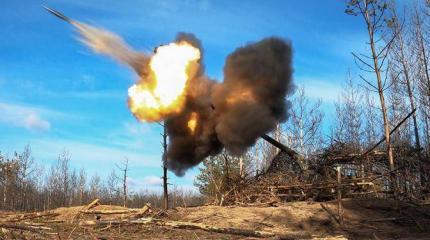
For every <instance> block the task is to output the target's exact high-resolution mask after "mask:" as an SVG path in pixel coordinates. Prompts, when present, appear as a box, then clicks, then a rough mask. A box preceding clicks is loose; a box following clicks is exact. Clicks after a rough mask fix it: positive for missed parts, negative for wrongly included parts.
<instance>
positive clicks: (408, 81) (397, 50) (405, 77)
mask: <svg viewBox="0 0 430 240" xmlns="http://www.w3.org/2000/svg"><path fill="white" fill-rule="evenodd" d="M393 13H394V22H393V23H394V24H393V28H394V32H395V33H396V32H397V33H398V34H397V37H396V38H395V40H394V41H393V51H391V59H392V60H393V61H392V63H393V68H396V70H397V71H398V72H399V74H400V76H401V77H402V81H401V84H403V85H404V86H405V87H406V93H407V97H408V100H409V106H410V111H412V110H413V109H415V107H416V106H415V105H416V104H415V96H414V87H413V84H414V81H413V79H412V78H411V76H412V69H411V68H412V65H411V64H410V62H409V60H410V59H412V58H413V54H412V51H411V49H409V47H408V46H411V40H408V39H406V36H407V34H406V30H405V28H404V27H402V25H401V22H400V20H399V18H398V17H397V14H396V10H395V9H393ZM418 22H419V21H418ZM393 79H394V80H396V78H393ZM412 119H413V128H414V135H415V147H416V149H420V148H421V143H420V136H419V126H418V121H417V115H416V113H415V112H414V114H413V116H412ZM418 154H419V158H420V159H421V152H420V151H419V152H418Z"/></svg>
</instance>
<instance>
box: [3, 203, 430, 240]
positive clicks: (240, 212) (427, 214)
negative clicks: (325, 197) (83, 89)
mask: <svg viewBox="0 0 430 240" xmlns="http://www.w3.org/2000/svg"><path fill="white" fill-rule="evenodd" d="M324 204H325V206H327V208H329V209H330V210H331V212H334V213H336V211H337V209H336V206H337V205H336V203H334V202H328V203H324ZM395 206H396V204H395V203H394V202H391V201H384V200H344V219H345V224H344V226H340V225H339V224H338V223H337V221H336V220H335V219H333V217H332V216H330V214H329V213H327V211H325V210H324V209H323V208H322V207H321V205H320V203H316V202H292V203H283V204H276V206H267V205H266V206H261V205H260V206H227V207H220V206H201V207H191V208H176V209H171V210H169V211H168V212H167V213H165V214H163V216H158V217H159V218H162V219H163V221H182V222H189V223H199V224H205V225H210V226H217V227H228V228H240V229H247V230H254V231H264V232H270V233H274V234H275V235H278V236H286V235H287V236H305V235H306V236H309V238H310V239H430V207H416V206H411V205H407V204H401V207H402V208H401V212H400V211H399V210H398V209H396V207H395ZM81 209H82V207H72V208H59V209H56V210H54V211H53V212H54V213H57V214H58V215H57V216H55V217H50V218H45V219H38V220H37V221H36V220H35V221H33V224H35V223H37V222H39V223H40V224H41V226H46V227H49V228H50V229H51V230H50V232H51V233H52V234H50V235H41V234H40V233H37V232H29V231H22V230H11V229H8V228H1V231H0V239H257V238H249V237H244V236H240V235H231V234H222V233H213V232H208V231H203V230H193V229H178V228H172V227H168V226H160V225H155V224H147V225H143V224H129V223H121V224H119V225H103V226H81V225H79V224H78V223H77V221H75V222H74V223H71V220H72V219H73V218H74V217H75V215H76V214H77V213H78V212H79V210H81ZM103 209H106V210H121V209H125V208H122V207H118V206H109V205H101V206H97V207H95V208H93V209H92V210H103ZM3 214H4V216H7V214H11V213H3ZM126 217H127V216H126V215H124V214H122V215H119V214H116V215H98V216H95V215H85V216H82V217H81V218H80V220H81V221H85V220H86V221H109V220H112V219H115V220H118V219H125V218H126ZM96 218H98V220H96ZM18 223H19V224H25V221H21V222H18ZM14 224H16V222H15V223H14ZM309 238H307V239H309ZM258 239H262V238H258ZM263 239H264V238H263ZM266 239H267V238H266ZM269 239H279V238H276V237H273V238H269ZM297 239H300V238H297Z"/></svg>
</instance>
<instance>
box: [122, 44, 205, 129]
mask: <svg viewBox="0 0 430 240" xmlns="http://www.w3.org/2000/svg"><path fill="white" fill-rule="evenodd" d="M198 59H200V51H199V49H197V48H195V47H193V46H191V45H190V44H189V43H187V42H179V43H170V44H168V45H164V46H160V47H158V48H157V51H156V53H155V55H154V56H153V57H152V58H151V61H150V63H149V66H150V69H151V75H150V80H151V81H141V82H139V83H137V84H134V85H133V86H131V87H130V88H129V89H128V96H129V107H130V110H131V112H132V113H133V114H134V116H135V117H136V118H137V119H139V120H141V121H148V122H153V121H159V120H161V119H162V118H163V117H166V116H169V115H171V114H175V113H178V112H180V111H181V110H182V108H183V107H184V104H185V89H186V86H187V82H188V80H189V78H190V75H191V74H190V71H189V69H188V68H189V66H190V64H191V63H192V62H197V61H198Z"/></svg>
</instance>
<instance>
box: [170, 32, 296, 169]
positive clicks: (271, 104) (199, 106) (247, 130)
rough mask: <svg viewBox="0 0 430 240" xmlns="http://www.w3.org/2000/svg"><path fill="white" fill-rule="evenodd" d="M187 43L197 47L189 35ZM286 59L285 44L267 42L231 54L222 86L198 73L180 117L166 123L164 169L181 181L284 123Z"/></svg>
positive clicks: (289, 77)
mask: <svg viewBox="0 0 430 240" xmlns="http://www.w3.org/2000/svg"><path fill="white" fill-rule="evenodd" d="M180 36H184V35H180ZM188 37H190V39H192V40H191V41H189V42H190V43H191V44H193V45H194V46H196V47H201V45H200V42H197V43H198V44H195V42H196V41H195V37H194V36H193V35H188ZM178 39H180V40H185V41H188V39H187V38H178ZM291 55H292V50H291V45H290V43H289V42H286V41H284V40H282V39H279V38H274V37H272V38H266V39H263V40H261V41H259V42H257V43H252V44H248V45H246V46H244V47H241V48H238V49H236V50H235V51H234V52H233V53H232V54H230V55H229V56H228V57H227V60H226V64H225V67H224V81H223V82H222V83H218V82H216V81H213V80H210V79H208V78H207V77H206V76H205V75H204V71H203V70H200V71H199V73H200V74H198V75H196V77H194V78H193V79H191V80H190V81H191V82H190V83H191V84H189V86H190V88H191V89H187V93H188V95H187V104H186V107H185V109H184V111H183V112H181V114H179V115H176V116H173V117H171V118H169V119H167V120H166V122H165V123H166V127H167V130H168V134H169V148H168V167H169V169H170V170H172V171H173V172H175V174H177V175H183V174H184V173H185V171H186V170H187V169H188V168H190V167H193V166H195V165H197V164H199V163H200V162H201V161H202V160H203V159H204V158H206V157H207V156H209V155H216V154H218V153H219V152H220V151H221V150H222V149H223V148H226V149H227V150H228V151H229V152H230V153H232V154H235V155H240V154H242V153H244V152H245V151H246V150H247V149H248V148H249V147H251V146H252V145H254V144H255V142H256V141H257V139H258V138H259V137H260V136H261V135H263V134H265V133H267V132H269V131H271V130H273V129H274V128H275V126H276V124H277V123H278V122H282V121H285V120H286V119H287V117H288V115H287V113H288V108H289V106H290V102H289V101H288V100H287V99H286V97H287V96H288V94H289V93H290V92H291V91H292V89H293V84H292V72H293V70H292V67H291ZM200 68H201V69H203V67H202V66H200ZM192 112H196V113H198V116H199V119H198V125H197V129H196V131H195V132H194V133H191V132H190V131H189V129H188V127H187V121H188V119H189V118H190V115H191V113H192Z"/></svg>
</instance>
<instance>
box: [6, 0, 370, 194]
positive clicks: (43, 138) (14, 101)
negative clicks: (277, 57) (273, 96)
mask: <svg viewBox="0 0 430 240" xmlns="http://www.w3.org/2000/svg"><path fill="white" fill-rule="evenodd" d="M42 5H47V6H50V7H52V8H54V9H57V10H59V11H61V12H63V13H64V14H65V15H67V16H69V17H71V18H73V19H76V20H79V21H82V22H86V23H89V24H93V25H96V26H99V27H103V28H105V29H109V30H111V31H113V32H115V33H117V34H119V35H121V36H122V37H123V38H124V39H125V40H126V41H127V42H128V43H129V44H130V45H132V46H133V47H134V48H136V49H140V50H148V51H150V50H151V49H153V48H154V47H157V46H158V45H160V44H164V43H168V42H170V41H171V40H172V39H174V37H175V35H176V33H177V32H178V31H185V32H191V33H194V34H195V35H196V36H197V37H198V38H200V39H201V40H202V42H203V47H204V51H205V53H204V54H205V55H204V59H205V65H206V70H207V73H208V75H209V76H211V77H213V78H217V79H222V68H223V65H224V61H225V57H226V56H227V55H228V54H229V53H230V52H232V51H233V50H234V49H235V48H237V47H239V46H241V45H243V44H246V43H248V42H253V41H258V40H260V39H262V38H264V37H268V36H278V37H283V38H286V39H290V40H291V42H292V44H293V47H294V60H293V61H294V69H295V72H294V81H295V83H296V85H304V86H305V88H306V92H307V95H308V96H309V97H311V98H312V99H318V98H321V99H322V100H323V108H324V111H325V112H326V116H328V118H327V119H326V123H329V122H330V120H331V115H332V114H331V113H332V112H333V107H332V103H333V102H334V101H335V100H336V99H337V96H338V94H339V92H340V90H341V85H342V82H343V79H344V77H345V75H346V73H347V71H348V69H349V68H351V69H352V70H354V69H355V66H354V62H353V59H352V56H351V54H350V52H351V51H353V50H354V51H356V50H363V49H364V42H365V40H366V35H365V31H364V26H363V23H362V20H361V19H360V18H358V17H352V16H348V15H346V14H345V13H344V8H345V5H344V1H339V0H326V1H314V0H289V1H283V0H279V1H256V0H255V1H252V0H249V1H213V0H182V1H180V0H172V1H168V0H160V1H149V0H139V1H138V0H125V1H116V0H104V1H96V0H73V1H66V0H46V1H38V0H20V1H15V0H3V1H2V2H1V3H0V6H1V8H2V14H1V15H0V24H1V26H2V27H1V28H0V38H1V39H0V133H1V134H0V150H1V151H2V152H3V153H6V154H12V153H13V151H15V150H18V151H21V150H22V149H23V147H24V146H25V145H26V144H30V145H31V146H32V150H33V154H34V156H35V159H36V160H37V161H38V162H40V163H41V164H42V165H45V166H49V164H51V163H52V162H54V161H55V159H56V158H57V156H58V154H59V153H60V152H61V151H62V150H63V149H67V150H68V151H69V152H70V153H71V155H72V166H73V167H76V168H80V167H84V168H85V169H86V170H87V172H88V173H89V174H95V173H97V174H99V175H101V176H105V175H106V174H107V173H109V172H110V171H111V170H112V169H113V168H114V165H115V163H119V162H120V161H121V160H122V159H123V158H124V157H128V158H129V159H130V167H131V168H132V170H131V172H130V177H131V179H130V183H131V184H132V187H134V189H135V190H137V189H139V188H149V189H158V188H159V186H160V180H159V176H161V175H162V170H161V167H160V166H161V163H160V158H161V157H160V155H161V146H160V141H161V138H160V135H159V134H160V133H161V128H160V127H159V126H158V125H157V124H145V123H144V124H142V123H138V122H137V121H136V120H135V119H134V117H133V116H132V114H131V113H130V112H129V110H128V108H127V89H128V87H129V86H130V85H131V84H132V83H133V82H134V80H135V79H136V76H135V74H134V73H133V71H131V70H130V69H128V68H127V67H124V66H121V65H118V64H117V63H116V62H114V61H112V60H110V59H108V58H105V57H103V56H99V55H96V54H93V53H92V52H91V51H90V50H88V49H87V48H86V47H85V46H83V45H82V44H81V43H80V42H78V41H76V38H77V34H76V32H75V31H74V30H73V29H72V27H71V26H70V25H68V24H66V23H65V22H63V21H60V20H59V19H57V18H54V17H53V16H52V15H50V14H48V13H47V12H46V11H45V10H44V9H43V8H42V7H41V6H42ZM196 174H197V169H192V170H190V171H188V173H187V174H186V175H185V176H184V177H182V178H177V177H175V176H174V175H173V174H171V173H170V177H171V180H170V181H171V183H173V184H175V185H177V186H182V187H184V188H192V184H193V179H194V176H195V175H196Z"/></svg>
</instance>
